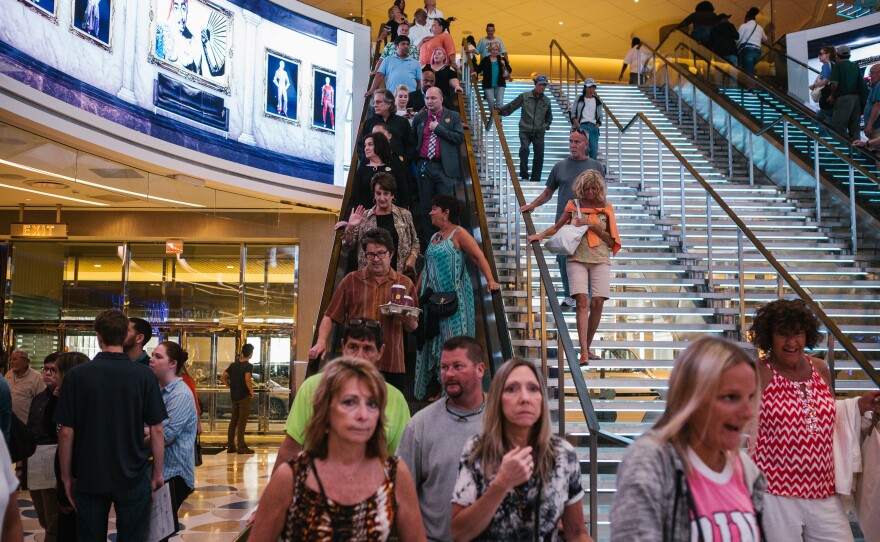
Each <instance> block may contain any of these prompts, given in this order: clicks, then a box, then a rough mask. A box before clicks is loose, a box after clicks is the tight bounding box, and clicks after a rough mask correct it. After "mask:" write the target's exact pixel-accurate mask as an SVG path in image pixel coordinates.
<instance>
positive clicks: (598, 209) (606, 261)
mask: <svg viewBox="0 0 880 542" xmlns="http://www.w3.org/2000/svg"><path fill="white" fill-rule="evenodd" d="M579 129H580V128H577V130H579ZM574 194H575V196H577V199H576V200H575V199H573V200H571V201H569V202H568V204H567V205H566V206H565V212H563V213H562V215H561V216H560V217H559V221H558V222H556V224H554V225H553V226H550V227H549V228H547V229H546V230H544V231H542V232H541V233H536V234H534V235H530V236H529V238H528V242H529V243H532V242H534V241H541V240H543V239H544V238H546V237H547V236H548V235H553V234H554V233H556V232H557V231H558V230H559V229H560V228H561V227H562V226H564V225H565V224H571V225H573V226H589V229H588V230H587V231H586V232H585V233H584V236H583V237H581V240H580V244H578V247H577V249H575V251H574V254H571V255H570V256H568V259H567V260H566V264H565V269H566V271H567V272H568V286H569V290H570V291H571V295H572V297H574V299H575V303H576V305H577V314H576V317H577V320H576V321H577V329H578V342H579V343H580V346H581V351H580V360H579V363H580V364H581V365H586V364H588V363H589V361H590V360H591V359H598V356H596V355H595V354H593V353H592V352H591V351H590V345H591V344H592V343H593V337H594V336H595V335H596V330H597V329H598V328H599V322H601V321H602V308H603V307H604V306H605V300H606V299H608V298H609V297H611V256H613V255H615V254H617V251H619V250H620V234H619V233H618V232H617V220H616V219H615V218H614V206H613V205H611V202H609V201H607V200H606V189H605V179H603V178H602V174H601V173H599V172H598V171H596V170H592V169H588V170H587V171H585V172H583V173H581V175H580V176H579V177H578V178H577V180H576V181H575V183H574ZM575 215H577V216H575Z"/></svg>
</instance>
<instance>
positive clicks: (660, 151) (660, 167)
mask: <svg viewBox="0 0 880 542" xmlns="http://www.w3.org/2000/svg"><path fill="white" fill-rule="evenodd" d="M657 179H658V181H659V183H660V190H659V193H660V219H661V220H662V219H663V217H664V216H665V215H666V212H665V211H664V209H663V146H662V141H660V139H657Z"/></svg>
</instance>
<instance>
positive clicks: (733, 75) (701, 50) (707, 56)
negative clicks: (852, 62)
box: [642, 30, 878, 182]
mask: <svg viewBox="0 0 880 542" xmlns="http://www.w3.org/2000/svg"><path fill="white" fill-rule="evenodd" d="M676 32H678V33H680V34H682V35H684V36H685V37H686V38H687V39H688V40H690V41H684V40H680V41H679V42H678V44H677V45H676V46H675V47H674V48H673V50H678V49H680V48H685V49H687V50H689V51H690V52H691V53H692V54H693V55H694V56H695V57H699V58H700V59H701V60H702V61H703V62H705V63H706V64H707V65H708V66H710V67H711V68H712V69H713V70H715V71H716V72H719V73H720V74H722V77H728V78H730V79H731V80H733V81H736V82H737V83H738V84H741V83H742V82H743V81H745V82H747V83H748V85H753V86H758V87H761V90H763V91H764V92H767V93H769V94H771V95H773V96H775V97H777V98H780V99H782V100H784V101H785V102H786V104H787V105H788V106H790V107H792V108H793V109H796V110H798V111H800V112H801V113H802V114H803V115H804V116H807V117H813V120H814V121H815V122H818V123H819V124H823V125H825V126H827V127H828V128H829V131H828V135H826V136H824V138H820V139H821V140H822V141H821V142H822V143H823V144H824V145H825V146H826V147H829V148H833V147H831V146H830V145H828V144H827V142H825V141H824V140H825V139H829V136H830V138H833V139H835V140H837V141H838V142H840V143H843V144H845V145H849V147H850V149H851V150H852V152H854V153H858V154H861V155H864V157H865V158H867V159H869V160H871V161H874V160H875V158H874V156H872V155H871V154H870V153H869V152H868V151H866V150H864V149H861V148H859V147H855V146H853V145H852V143H851V142H850V141H848V140H847V139H846V138H844V137H843V136H841V135H840V134H838V133H837V132H836V131H834V130H833V128H832V127H831V124H830V123H829V122H826V121H823V120H820V119H818V118H815V111H813V110H812V109H809V108H807V107H806V106H804V104H802V103H800V102H799V101H797V100H793V99H791V97H789V96H788V95H786V94H782V93H780V92H779V89H777V88H775V87H773V85H769V84H768V83H767V82H766V81H764V80H763V79H762V78H760V77H757V76H755V75H751V74H748V73H746V72H744V71H742V70H741V69H739V68H738V67H736V66H730V69H731V70H734V71H733V72H725V71H724V70H721V69H719V68H718V64H726V61H724V59H722V58H720V57H718V56H717V55H716V54H715V53H713V52H712V51H711V50H710V49H708V48H706V47H705V46H703V45H702V44H700V43H698V42H696V41H695V40H694V39H693V38H691V37H690V36H689V35H688V34H687V33H685V32H682V31H681V30H674V31H673V32H671V33H670V36H672V34H675V33H676ZM642 45H643V46H644V47H646V48H647V49H648V50H649V51H651V52H652V53H653V54H654V56H655V57H660V58H663V59H666V56H665V55H664V54H663V53H660V52H659V50H660V46H659V45H658V46H657V47H651V46H650V45H649V44H647V43H642ZM666 60H667V61H668V59H666ZM791 60H792V61H794V62H799V61H797V60H794V59H791ZM667 64H673V65H674V63H669V62H667ZM803 65H804V66H806V64H803ZM728 66H729V65H728ZM806 67H807V68H809V69H810V70H812V71H814V72H815V73H816V74H818V73H819V72H816V70H814V69H813V68H810V67H809V66H806ZM678 71H679V72H683V71H684V70H678ZM692 75H693V74H690V73H689V72H688V73H687V74H685V77H686V78H687V79H688V80H689V81H691V82H694V81H699V82H700V83H702V85H701V86H700V89H701V90H703V91H704V93H706V92H705V90H704V89H706V88H708V86H707V85H706V84H705V82H704V81H703V80H702V79H700V78H699V77H693V76H692ZM709 90H711V91H712V94H714V95H717V97H719V98H723V99H724V100H725V101H726V102H728V103H732V102H731V100H730V98H728V97H727V96H726V95H724V94H721V93H719V92H716V91H714V89H711V88H709ZM758 97H759V98H760V96H758ZM716 101H717V100H716ZM734 105H736V104H734ZM779 114H780V115H782V114H784V113H782V112H779ZM789 119H790V120H792V121H793V120H794V119H791V117H790V116H789ZM797 124H798V125H799V126H802V125H801V124H800V123H797ZM842 157H843V158H846V157H845V156H842ZM866 174H868V175H870V177H873V180H874V182H878V179H877V176H876V174H869V173H866Z"/></svg>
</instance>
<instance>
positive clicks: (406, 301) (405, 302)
mask: <svg viewBox="0 0 880 542" xmlns="http://www.w3.org/2000/svg"><path fill="white" fill-rule="evenodd" d="M401 305H406V306H407V307H412V306H413V305H415V302H414V301H413V298H412V296H409V295H405V296H403V303H401Z"/></svg>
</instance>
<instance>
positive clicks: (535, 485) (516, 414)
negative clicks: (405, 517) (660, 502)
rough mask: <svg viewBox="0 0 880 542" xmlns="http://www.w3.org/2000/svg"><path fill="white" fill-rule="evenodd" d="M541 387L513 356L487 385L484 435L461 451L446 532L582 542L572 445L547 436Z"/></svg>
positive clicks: (531, 369)
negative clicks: (559, 528)
mask: <svg viewBox="0 0 880 542" xmlns="http://www.w3.org/2000/svg"><path fill="white" fill-rule="evenodd" d="M544 390H545V387H544V383H543V382H542V379H541V376H540V374H539V373H538V370H537V369H536V368H535V366H534V364H532V363H531V362H529V361H527V360H524V359H522V358H513V359H511V360H510V361H508V362H506V363H505V364H504V365H502V366H501V367H500V368H499V369H498V372H497V374H496V375H495V377H494V378H493V379H492V384H491V386H490V387H489V395H488V398H487V399H486V414H485V415H484V417H483V430H482V432H481V433H480V434H479V435H476V436H474V437H472V438H471V439H470V440H469V441H468V442H467V443H466V444H465V447H464V450H463V451H462V454H461V463H460V468H459V471H458V480H457V481H456V483H455V490H454V491H453V494H452V535H453V538H454V539H455V540H456V541H468V540H475V539H479V540H547V541H555V540H557V526H558V523H559V520H560V519H561V520H562V524H563V527H564V532H565V540H567V541H572V540H576V541H579V542H588V541H591V540H592V539H591V538H590V535H588V534H587V532H586V530H585V529H584V510H583V502H582V501H583V496H584V491H583V489H582V487H581V470H580V463H579V462H578V458H577V455H576V454H575V451H574V448H572V446H571V444H569V443H568V442H567V441H565V440H564V439H562V438H561V437H558V436H556V435H553V434H551V432H550V414H549V412H548V408H547V399H546V397H545V396H544Z"/></svg>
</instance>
